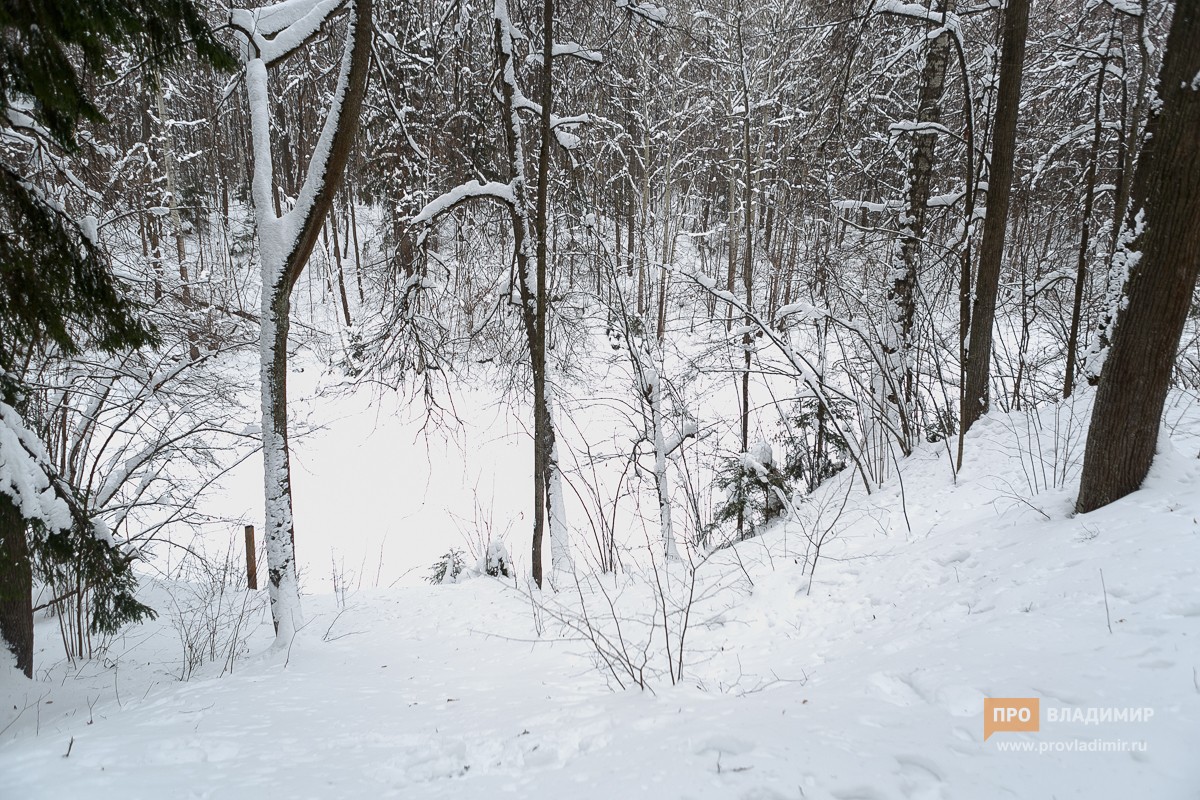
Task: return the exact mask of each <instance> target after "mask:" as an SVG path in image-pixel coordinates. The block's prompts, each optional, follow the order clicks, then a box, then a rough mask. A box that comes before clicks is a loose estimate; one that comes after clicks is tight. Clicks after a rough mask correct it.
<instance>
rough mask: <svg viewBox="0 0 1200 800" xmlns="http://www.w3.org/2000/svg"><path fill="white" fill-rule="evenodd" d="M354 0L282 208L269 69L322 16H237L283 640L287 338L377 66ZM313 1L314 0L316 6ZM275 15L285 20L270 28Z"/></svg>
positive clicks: (266, 464) (288, 485)
mask: <svg viewBox="0 0 1200 800" xmlns="http://www.w3.org/2000/svg"><path fill="white" fill-rule="evenodd" d="M349 5H350V6H351V14H350V20H349V23H348V27H347V29H346V41H345V46H344V50H343V52H342V61H341V66H340V70H339V73H338V80H337V86H336V88H335V89H334V94H333V102H332V103H331V105H330V109H329V112H328V116H327V117H326V119H325V122H324V124H323V125H322V128H321V133H320V136H319V138H318V140H317V144H316V147H315V149H314V154H313V157H312V160H311V161H310V163H309V166H308V173H307V175H306V176H305V179H304V183H303V185H302V186H301V188H300V191H299V192H298V196H297V201H296V205H295V207H294V208H293V209H292V210H290V211H288V212H287V213H286V214H283V215H279V213H278V211H277V210H276V200H277V198H278V195H277V194H276V191H275V188H276V187H275V179H274V173H273V168H272V164H273V156H274V153H273V152H272V150H273V148H272V146H271V132H270V127H271V121H270V109H271V103H270V96H269V92H268V87H267V69H268V67H269V66H270V65H272V64H274V63H277V62H278V61H281V60H283V59H284V58H286V57H287V56H289V55H291V54H292V53H293V52H294V51H295V50H296V49H297V48H299V47H301V46H303V43H304V41H305V40H306V38H307V37H306V36H304V35H302V34H303V32H304V31H305V30H306V29H307V27H309V26H311V25H312V24H313V20H314V19H316V17H315V16H314V15H313V14H308V15H299V16H298V17H297V16H295V15H274V17H271V16H268V17H266V18H259V17H258V16H257V15H256V12H255V11H249V10H237V11H235V12H234V14H233V16H232V17H231V21H232V22H233V24H234V25H235V27H238V28H239V29H241V30H242V31H243V32H244V33H245V34H246V36H247V37H248V38H249V39H250V45H251V46H250V48H249V49H250V52H252V53H253V54H254V55H255V56H256V57H254V58H251V59H250V60H248V62H247V63H246V95H247V100H248V102H249V105H250V114H251V129H252V143H253V150H254V172H253V176H252V181H251V189H252V192H251V195H252V198H253V201H254V213H255V222H256V225H257V228H258V238H259V251H260V258H261V261H262V276H263V288H262V320H261V330H260V341H259V344H260V348H261V352H260V357H261V377H262V417H263V421H262V436H263V483H264V506H265V510H264V527H265V528H266V549H267V574H268V576H269V577H270V580H269V582H268V592H269V593H270V596H271V616H272V618H273V620H274V622H275V633H276V642H277V643H278V644H280V645H283V644H287V643H288V642H289V641H290V640H291V639H292V637H293V636H294V635H295V633H296V631H297V629H298V628H299V626H300V625H301V623H302V616H301V612H300V593H299V586H298V583H297V580H296V559H295V542H294V528H293V521H292V481H291V464H290V458H289V455H288V410H287V339H288V328H289V325H290V317H289V314H290V308H291V296H292V291H293V289H294V288H295V286H296V283H297V281H299V279H300V276H301V274H303V272H304V268H305V266H306V265H307V264H308V257H309V255H310V254H311V253H312V250H313V247H314V246H315V245H316V243H317V237H318V235H319V234H320V231H321V228H322V227H323V226H324V224H325V217H326V215H327V214H328V213H329V209H330V208H331V207H332V206H333V199H334V196H335V195H336V194H337V190H338V187H339V185H340V184H341V181H342V176H343V174H344V172H345V167H346V162H347V161H348V160H349V157H350V150H351V147H352V146H353V143H354V137H355V134H356V133H357V131H358V118H359V115H360V111H361V108H362V101H363V96H364V95H365V93H366V85H367V74H368V70H369V68H370V57H371V0H353V2H352V3H350V4H349ZM316 8H317V7H316V5H315V4H314V7H313V11H314V13H315V11H316ZM335 9H336V6H328V7H326V9H325V16H326V18H328V16H329V15H330V14H332V13H333V11H334V10H335ZM279 20H282V22H278V21H279ZM276 22H278V25H277V26H275V27H273V26H274V25H275V23H276ZM318 24H319V20H318ZM293 29H296V30H293ZM267 37H271V38H267Z"/></svg>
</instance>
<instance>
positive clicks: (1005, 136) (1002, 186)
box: [960, 0, 1029, 435]
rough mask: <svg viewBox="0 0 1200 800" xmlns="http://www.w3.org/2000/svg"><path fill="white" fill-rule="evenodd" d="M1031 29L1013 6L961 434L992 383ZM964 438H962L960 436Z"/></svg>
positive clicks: (1021, 0)
mask: <svg viewBox="0 0 1200 800" xmlns="http://www.w3.org/2000/svg"><path fill="white" fill-rule="evenodd" d="M1028 29H1029V0H1009V2H1008V8H1007V10H1005V12H1004V41H1003V44H1002V46H1001V51H1000V86H999V89H998V90H997V93H996V120H995V124H994V126H993V133H992V158H991V168H990V169H989V170H988V193H987V216H986V218H985V219H984V222H983V241H982V242H981V243H980V246H979V266H978V268H977V271H976V278H975V302H974V303H973V305H972V308H971V331H970V335H969V338H968V345H967V368H966V376H965V378H966V382H965V386H964V391H963V400H962V427H961V432H962V433H963V434H965V433H966V432H967V430H969V429H970V427H971V426H972V425H973V424H974V423H975V421H976V420H977V419H979V418H980V417H981V416H983V414H985V413H986V412H987V410H988V381H989V379H990V377H991V369H990V368H991V360H992V323H993V322H994V321H995V317H996V295H997V293H998V291H999V288H1000V264H1001V260H1002V259H1003V256H1004V234H1005V228H1006V227H1007V224H1008V205H1009V197H1010V196H1011V194H1012V177H1013V157H1014V155H1015V153H1016V142H1017V114H1018V111H1019V110H1020V105H1021V76H1022V72H1023V66H1024V61H1025V37H1026V33H1027V32H1028ZM960 435H961V434H960Z"/></svg>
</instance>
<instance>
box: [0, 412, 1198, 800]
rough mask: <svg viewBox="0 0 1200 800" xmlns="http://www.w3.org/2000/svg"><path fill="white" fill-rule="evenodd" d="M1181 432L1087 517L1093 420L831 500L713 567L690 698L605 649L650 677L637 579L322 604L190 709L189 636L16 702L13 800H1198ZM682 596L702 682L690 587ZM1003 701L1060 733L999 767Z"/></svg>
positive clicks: (703, 597) (135, 641)
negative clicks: (1081, 502)
mask: <svg viewBox="0 0 1200 800" xmlns="http://www.w3.org/2000/svg"><path fill="white" fill-rule="evenodd" d="M1175 401H1176V402H1174V403H1173V405H1172V407H1171V409H1170V410H1169V411H1168V424H1169V428H1170V429H1171V430H1172V431H1173V437H1172V439H1171V441H1170V442H1166V441H1165V440H1164V452H1163V453H1162V454H1160V456H1159V458H1158V460H1157V461H1156V463H1155V466H1154V469H1153V471H1152V474H1151V477H1150V479H1149V480H1148V482H1147V485H1146V487H1145V488H1144V489H1143V490H1142V491H1140V492H1137V493H1135V494H1134V495H1131V496H1130V497H1128V498H1126V499H1125V500H1122V501H1121V502H1119V503H1116V504H1114V505H1113V506H1110V507H1108V508H1106V509H1103V510H1101V511H1098V512H1096V513H1093V514H1090V515H1087V516H1084V517H1072V516H1071V514H1070V509H1071V503H1072V498H1073V495H1074V488H1075V481H1076V477H1075V467H1074V466H1073V465H1074V464H1077V462H1078V460H1079V458H1080V456H1081V455H1082V447H1083V433H1084V430H1085V426H1084V421H1085V420H1086V412H1087V411H1088V409H1087V404H1086V400H1084V401H1080V402H1078V403H1077V406H1076V408H1075V409H1074V411H1073V413H1072V411H1071V410H1070V409H1059V410H1055V409H1053V408H1050V409H1047V410H1045V411H1043V412H1042V413H1041V415H1040V416H1038V417H1036V418H1034V419H1032V420H1031V419H1029V418H1027V417H1025V416H1024V415H1021V414H1016V413H1014V414H1008V415H1002V414H994V415H992V416H989V417H987V418H985V419H984V420H982V421H981V422H980V423H979V424H978V425H977V426H976V428H975V430H973V431H972V434H971V436H970V437H969V439H968V443H967V445H968V446H967V464H966V466H965V468H964V469H963V471H962V472H961V473H960V474H959V476H958V480H957V483H956V482H955V479H954V476H953V473H952V471H951V469H950V468H949V460H948V457H947V454H946V452H945V450H944V449H940V448H943V446H942V445H927V446H926V447H925V448H924V449H922V450H921V451H919V452H918V453H917V454H916V455H915V456H913V457H912V458H910V459H908V460H907V461H906V462H905V463H904V465H903V471H902V480H896V479H893V480H892V482H891V483H889V484H887V485H886V486H885V487H884V488H883V489H881V490H879V491H877V492H875V493H874V494H873V495H871V496H870V497H865V496H863V495H862V494H861V491H860V490H859V489H858V488H857V486H856V487H852V488H851V489H850V491H849V494H848V496H847V490H846V485H845V483H844V482H842V481H839V480H834V481H831V482H830V483H829V484H828V485H827V486H825V487H824V488H822V489H821V490H820V491H819V492H818V493H817V494H816V495H814V496H813V497H812V498H810V499H809V500H807V501H806V502H805V503H804V504H803V505H802V506H801V508H800V514H799V518H798V519H795V520H793V521H791V522H789V523H788V524H786V525H781V526H777V527H776V528H774V529H772V530H771V531H769V532H768V533H766V534H765V535H763V536H762V537H760V538H758V539H755V540H750V541H747V542H745V543H743V544H741V545H740V546H738V547H737V548H733V549H729V550H724V551H720V552H718V553H717V554H715V555H714V556H712V557H711V558H710V559H709V560H708V561H707V562H705V563H703V564H700V565H699V566H698V570H697V573H696V575H697V581H696V588H695V592H694V594H693V595H692V597H693V603H692V606H691V609H690V615H689V616H688V626H687V629H686V636H685V638H684V647H683V665H684V666H683V675H682V680H681V681H680V682H679V683H678V684H677V685H672V684H671V680H670V674H669V670H668V668H667V667H666V663H667V660H666V655H665V653H664V652H663V650H662V636H661V633H657V634H656V636H655V638H654V639H652V640H651V641H650V646H649V647H648V648H646V649H645V652H646V654H647V657H648V659H649V662H648V664H647V669H646V671H645V675H646V676H647V682H648V685H649V689H648V690H647V691H639V690H637V689H633V690H628V691H621V690H619V689H616V684H615V680H614V679H613V677H612V675H613V674H614V673H613V672H609V671H608V670H606V669H603V668H602V667H603V662H602V661H598V659H597V656H596V652H595V649H594V648H593V647H592V645H591V644H590V643H589V641H588V640H587V638H586V637H581V636H579V635H578V631H579V630H584V631H586V630H587V629H588V626H587V624H586V623H584V622H583V616H582V614H581V609H582V608H584V607H586V608H587V609H588V613H589V616H588V619H589V620H590V621H591V625H592V627H593V628H594V629H595V630H597V631H598V632H599V633H601V634H604V635H607V636H609V637H613V636H615V634H616V625H615V622H620V623H621V631H622V634H623V636H624V637H625V640H626V642H627V643H628V644H629V646H630V647H632V648H634V650H633V651H632V659H631V660H633V661H635V662H636V661H639V660H640V658H641V657H642V656H641V653H642V652H643V650H642V649H641V648H640V647H639V645H640V644H644V642H645V636H646V635H648V632H649V631H650V630H651V628H650V627H648V623H649V622H650V615H651V614H652V611H651V609H652V608H653V605H652V603H649V604H648V603H647V598H652V596H653V595H654V594H655V593H656V591H657V590H656V589H654V588H653V587H654V586H655V583H654V577H653V574H652V573H649V572H636V571H635V572H631V573H628V574H623V575H621V576H619V577H616V578H613V577H609V578H606V579H604V580H603V581H596V580H591V579H581V581H580V583H581V587H580V589H579V590H577V589H576V587H575V586H574V585H571V586H568V587H567V588H566V590H565V591H562V592H560V593H559V594H558V595H557V596H556V597H554V598H551V597H550V596H544V597H531V596H530V593H529V592H528V591H527V590H525V589H524V588H523V587H519V586H517V585H516V584H515V583H514V582H513V581H502V580H497V579H492V578H486V577H485V578H477V579H474V580H469V581H466V582H463V583H460V584H457V585H446V586H424V587H402V588H395V589H361V590H358V591H353V590H352V591H350V592H348V594H347V595H345V596H344V598H338V597H334V596H332V595H316V596H308V597H306V598H305V603H306V611H307V613H308V616H309V623H308V625H307V626H306V627H305V628H304V629H303V630H302V631H301V632H300V634H299V635H298V637H297V638H296V640H295V641H294V643H293V646H292V647H291V648H290V650H289V651H287V652H269V651H268V650H267V647H268V644H269V642H270V640H271V636H270V626H269V622H266V621H264V618H263V615H262V606H261V604H260V605H259V606H258V607H257V609H256V610H255V611H253V612H252V613H251V615H250V616H251V617H252V619H253V624H254V625H255V626H256V627H254V628H253V629H252V631H251V632H250V635H249V648H250V650H251V651H252V652H253V653H255V655H251V656H250V657H248V658H246V659H243V660H240V661H238V662H236V663H235V664H234V668H233V672H232V674H225V675H223V676H222V675H220V673H221V667H222V665H221V664H220V663H217V664H215V665H213V664H210V665H208V666H206V667H204V668H202V669H201V670H199V671H198V672H197V673H196V674H195V675H193V676H192V677H191V680H190V681H187V682H180V681H178V674H179V667H178V662H179V660H180V656H179V651H180V645H179V641H178V637H177V635H176V633H175V631H174V629H173V628H172V625H171V624H170V621H169V617H170V615H169V614H164V616H163V617H161V618H160V620H159V621H158V622H156V623H154V624H151V625H147V626H142V627H140V628H134V629H131V630H130V631H129V633H128V634H126V635H125V636H124V637H121V638H120V639H118V640H117V641H115V642H114V643H113V644H112V646H111V647H110V649H109V651H108V653H107V656H106V657H105V658H103V659H100V660H96V661H93V662H90V663H87V664H84V665H82V666H81V667H78V668H69V667H68V666H67V665H66V664H63V663H58V664H55V663H53V659H52V658H51V657H50V655H49V654H46V653H43V654H42V655H41V656H40V658H41V661H40V662H39V674H38V677H39V680H37V681H35V682H32V683H31V682H27V681H25V680H23V679H22V678H20V677H19V676H18V675H16V674H15V672H13V671H12V670H11V669H10V670H8V671H7V672H6V673H5V674H4V675H3V676H2V677H0V701H3V706H2V707H0V708H2V709H3V710H2V711H0V730H2V731H3V733H2V734H0V796H2V797H4V798H14V800H15V799H16V798H21V799H22V800H35V798H67V797H89V798H122V799H125V798H164V797H181V798H182V797H213V798H238V797H247V798H249V797H264V796H265V797H289V798H310V797H311V798H341V797H346V798H370V797H405V798H412V797H417V798H425V797H430V798H434V797H455V798H463V797H480V798H484V797H487V798H491V797H498V796H520V797H526V798H528V797H555V798H559V797H580V798H583V797H589V798H590V797H595V798H610V797H631V798H635V797H636V798H641V797H645V798H660V797H661V798H676V797H679V798H683V797H712V798H725V797H738V798H836V799H837V800H850V798H900V797H911V798H993V797H995V798H1004V797H1011V798H1035V797H1038V798H1043V797H1044V798H1050V797H1055V798H1066V797H1086V798H1128V797H1145V798H1195V797H1200V758H1197V752H1200V751H1198V749H1197V740H1198V737H1200V588H1198V587H1200V522H1198V520H1200V463H1198V462H1197V460H1196V454H1197V446H1198V442H1200V423H1198V421H1197V414H1196V413H1195V409H1194V407H1193V406H1192V405H1191V404H1190V403H1188V402H1185V401H1184V400H1183V398H1175ZM843 501H845V502H844V504H843ZM331 502H332V500H331ZM843 505H844V508H843ZM826 530H828V531H829V534H828V536H827V538H826V540H825V542H824V545H823V547H822V550H821V555H820V558H819V559H818V560H817V562H816V568H815V574H810V573H809V571H808V570H806V569H805V568H804V562H805V554H806V553H807V554H808V556H809V562H810V563H811V558H812V542H811V541H810V540H811V538H812V536H810V534H812V533H813V532H814V531H816V532H817V533H818V534H820V533H822V532H824V531H826ZM660 566H661V565H660ZM1101 571H1103V576H1102V575H1101ZM661 577H662V579H663V580H664V582H665V587H664V589H663V590H662V595H663V596H665V597H666V598H667V600H668V606H669V607H670V608H673V609H677V611H676V612H675V613H669V615H668V624H667V627H668V629H670V631H671V632H672V637H673V638H672V639H671V643H672V648H673V650H672V653H673V656H672V659H673V661H675V662H676V663H677V660H678V657H679V653H678V635H679V633H681V632H682V628H681V625H682V619H683V615H682V614H681V613H678V610H681V609H682V606H679V607H676V606H671V605H670V604H671V603H672V602H677V603H681V604H682V603H684V602H685V601H686V599H687V597H688V595H689V592H688V588H689V583H688V579H687V574H686V570H683V569H680V568H678V567H676V568H666V567H662V569H661ZM810 584H811V585H810ZM1102 587H1103V588H1102ZM351 589H353V587H351ZM163 590H164V587H161V586H160V587H157V588H154V589H152V591H159V592H161V591H163ZM606 598H611V599H612V600H613V606H612V607H611V610H608V611H605V610H607V609H609V608H610V607H609V605H608V600H607V599H606ZM152 599H153V598H152ZM339 600H344V602H339ZM598 609H599V611H598ZM562 620H565V621H566V622H567V625H564V624H563V623H562ZM656 624H658V625H659V628H661V624H659V623H656ZM659 628H655V630H656V631H658V630H659ZM1110 628H1111V630H1110ZM39 635H40V637H41V639H42V641H46V640H47V638H50V639H52V638H53V637H54V635H55V633H54V631H53V630H52V628H51V624H50V623H43V624H42V625H41V628H40V630H39ZM615 674H617V675H618V676H619V675H620V671H619V665H618V669H617V671H616V673H615ZM985 697H1036V698H1039V699H1040V703H1041V726H1040V728H1041V729H1040V730H1039V731H1037V732H1026V733H1012V732H997V733H994V734H993V735H992V736H991V737H990V738H988V739H987V740H985V739H984V715H983V702H984V698H985ZM1052 715H1053V716H1055V717H1066V718H1067V721H1051V719H1050V717H1051V716H1052ZM1089 722H1091V723H1093V724H1089ZM1094 723H1098V724H1094ZM1098 742H1112V743H1116V744H1113V745H1109V746H1110V747H1113V748H1117V749H1116V750H1110V751H1108V752H1103V751H1096V750H1089V749H1088V748H1100V747H1101V746H1104V745H1102V744H1100V743H1098ZM1094 743H1095V744H1094ZM1122 743H1124V744H1122ZM1143 743H1144V749H1143V748H1142V744H1143ZM1020 747H1028V748H1030V750H1028V751H1019V750H1014V749H1013V748H1020ZM1121 748H1124V749H1123V750H1122V749H1121ZM1039 750H1040V751H1042V752H1039Z"/></svg>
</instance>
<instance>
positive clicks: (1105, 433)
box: [1075, 0, 1200, 513]
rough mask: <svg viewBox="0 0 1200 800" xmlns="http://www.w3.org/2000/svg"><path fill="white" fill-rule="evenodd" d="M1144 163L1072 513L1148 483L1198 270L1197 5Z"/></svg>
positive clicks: (1175, 34) (1178, 8)
mask: <svg viewBox="0 0 1200 800" xmlns="http://www.w3.org/2000/svg"><path fill="white" fill-rule="evenodd" d="M1158 99H1159V101H1160V102H1158V103H1152V104H1151V117H1150V121H1149V123H1148V125H1147V126H1146V140H1145V144H1144V145H1143V149H1142V152H1141V155H1140V156H1139V158H1138V165H1137V171H1136V173H1135V175H1134V183H1133V190H1132V197H1131V202H1130V207H1129V212H1128V214H1127V216H1126V218H1125V231H1124V233H1123V235H1122V239H1123V246H1122V248H1121V252H1120V253H1118V261H1120V262H1122V264H1121V266H1122V267H1123V268H1124V269H1125V270H1127V274H1128V275H1129V278H1128V286H1129V291H1128V305H1127V306H1126V307H1125V309H1124V310H1123V311H1122V312H1121V313H1120V315H1119V316H1118V318H1117V323H1116V329H1115V330H1114V332H1113V337H1112V347H1111V348H1110V349H1109V352H1108V357H1107V359H1106V360H1105V362H1104V367H1103V369H1102V371H1101V373H1100V386H1099V389H1098V390H1097V392H1096V405H1095V408H1094V409H1093V411H1092V422H1091V426H1090V427H1089V428H1088V438H1087V449H1086V451H1085V452H1084V457H1083V475H1082V478H1081V480H1080V485H1079V499H1078V500H1077V501H1076V504H1075V508H1076V510H1077V511H1079V512H1081V513H1083V512H1087V511H1092V510H1094V509H1096V508H1099V507H1100V506H1103V505H1107V504H1108V503H1111V502H1113V501H1114V500H1119V499H1120V498H1122V497H1124V496H1125V495H1127V494H1129V493H1130V492H1132V491H1135V490H1136V489H1137V488H1138V487H1140V486H1141V485H1142V481H1144V480H1145V478H1146V473H1147V472H1148V471H1149V469H1150V463H1151V461H1153V459H1154V452H1155V446H1156V445H1157V443H1158V438H1159V424H1160V421H1161V418H1162V411H1163V404H1164V403H1165V401H1166V397H1167V389H1168V387H1169V385H1170V380H1171V372H1172V370H1173V369H1174V366H1175V353H1176V350H1177V348H1178V347H1179V340H1180V337H1181V336H1182V334H1183V326H1184V323H1185V321H1186V319H1187V314H1188V309H1189V308H1190V307H1191V303H1192V293H1193V291H1194V289H1195V288H1196V278H1197V273H1198V272H1200V134H1198V132H1200V0H1180V2H1178V3H1177V4H1176V5H1175V18H1174V20H1173V21H1172V23H1171V32H1170V34H1169V35H1168V36H1167V47H1166V52H1165V53H1164V55H1163V65H1162V71H1161V72H1160V75H1159V81H1158Z"/></svg>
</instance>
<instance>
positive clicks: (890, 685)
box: [867, 672, 925, 708]
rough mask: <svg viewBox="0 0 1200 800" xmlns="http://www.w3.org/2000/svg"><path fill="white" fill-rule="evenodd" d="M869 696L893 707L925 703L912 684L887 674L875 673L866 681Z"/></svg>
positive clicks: (902, 678)
mask: <svg viewBox="0 0 1200 800" xmlns="http://www.w3.org/2000/svg"><path fill="white" fill-rule="evenodd" d="M867 681H868V683H869V684H870V686H869V688H870V691H871V694H873V695H875V696H876V697H878V698H879V699H880V700H884V701H886V702H888V703H891V704H892V705H895V706H900V707H901V708H907V707H908V706H915V705H917V704H919V703H923V702H925V698H923V697H922V696H921V695H920V694H918V693H917V690H916V689H915V688H914V687H913V685H912V682H911V681H909V680H908V679H907V678H905V677H904V676H901V675H894V674H892V673H888V672H876V673H875V674H874V675H872V676H871V677H870V678H868V679H867Z"/></svg>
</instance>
